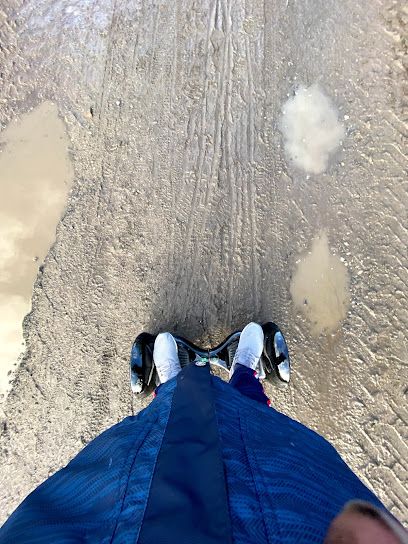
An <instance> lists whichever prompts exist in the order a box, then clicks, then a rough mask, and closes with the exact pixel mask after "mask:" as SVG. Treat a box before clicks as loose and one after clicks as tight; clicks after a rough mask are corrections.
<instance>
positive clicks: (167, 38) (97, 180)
mask: <svg viewBox="0 0 408 544" xmlns="http://www.w3.org/2000/svg"><path fill="white" fill-rule="evenodd" d="M403 5H404V2H403V1H402V0H401V1H400V0H376V1H371V0H370V1H368V0H366V1H362V2H355V1H352V0H345V1H343V2H338V1H336V0H313V1H311V0H308V1H303V2H300V1H298V0H272V1H267V0H264V1H262V0H254V1H252V2H248V1H245V0H234V1H232V0H197V1H194V2H191V1H187V0H176V1H174V0H171V1H170V0H157V1H156V0H154V1H153V0H145V1H144V0H123V1H120V2H119V1H116V0H35V1H34V0H7V1H6V0H2V2H0V6H2V7H1V9H0V43H1V48H0V62H1V86H0V121H1V125H2V127H3V128H4V127H6V126H7V125H8V123H9V122H10V121H11V120H12V119H15V118H16V117H18V116H20V115H23V114H25V113H27V112H28V111H29V110H30V109H31V108H33V107H35V106H38V105H39V104H42V103H43V102H45V101H50V102H52V103H54V104H56V106H57V107H58V111H59V113H60V116H61V118H62V119H63V120H64V121H65V124H66V127H67V133H68V136H69V141H70V156H71V162H72V165H73V167H74V171H75V176H74V181H73V185H72V189H71V192H70V194H69V197H68V201H67V207H66V211H65V213H64V215H63V217H62V218H61V220H60V222H59V224H58V227H57V235H56V240H55V243H54V244H53V245H52V247H51V248H50V250H49V253H48V256H47V257H46V259H45V263H44V266H43V267H41V269H40V271H39V273H38V276H37V279H36V281H35V285H34V292H33V299H32V311H31V313H30V314H29V315H28V316H27V317H26V319H25V322H24V334H25V339H26V344H27V351H26V354H25V357H24V359H23V361H22V363H21V365H20V367H19V369H18V371H17V374H16V378H15V381H14V383H13V386H12V389H11V392H10V393H9V395H8V397H7V400H6V402H5V403H4V407H3V409H4V412H3V425H2V435H1V459H0V482H1V496H0V511H1V519H2V520H4V518H5V517H6V516H7V515H8V514H9V513H10V512H11V511H12V510H13V509H14V507H15V506H16V505H17V504H18V503H19V502H20V501H21V499H22V498H23V497H24V496H25V495H26V494H27V493H28V492H29V491H30V490H32V489H33V488H34V487H35V486H36V485H37V484H38V483H40V482H41V481H42V480H43V479H44V478H46V477H47V476H48V475H49V474H51V473H53V472H54V471H55V470H57V469H58V468H59V467H61V466H62V465H64V464H65V463H67V461H68V460H69V459H70V458H71V457H72V456H73V455H74V454H75V453H76V452H77V451H78V450H79V449H80V448H81V447H83V445H84V444H86V443H87V442H88V441H89V440H90V439H92V438H93V437H94V436H95V435H97V434H98V433H99V432H100V431H102V430H103V429H105V428H106V427H107V426H109V425H111V424H112V423H115V422H116V421H118V420H120V419H121V418H123V417H124V416H126V415H128V414H130V413H131V412H132V410H138V409H139V407H140V404H138V402H137V401H135V402H133V405H132V399H131V395H130V391H129V384H128V366H127V364H128V355H129V349H130V345H131V342H132V340H133V338H134V336H135V335H136V334H137V333H138V332H140V331H141V330H146V329H148V330H152V331H158V330H164V329H170V330H173V331H176V332H178V333H183V334H184V335H186V336H188V337H190V338H191V339H195V340H197V341H201V342H204V343H208V342H210V343H214V342H216V341H217V340H219V339H220V338H221V337H222V336H224V335H225V334H226V333H229V332H230V331H231V330H232V329H235V328H238V327H241V326H242V325H243V324H245V323H246V322H247V321H249V320H251V319H256V320H260V321H262V320H265V319H269V318H272V319H273V320H274V321H276V322H278V323H279V324H280V325H281V327H282V329H283V330H284V332H285V334H286V336H287V340H288V343H289V346H290V349H291V354H292V362H293V378H292V383H291V385H290V387H289V388H287V389H284V390H281V389H273V388H272V387H271V386H268V387H267V389H268V393H269V394H270V396H271V398H272V399H273V401H274V403H275V405H276V406H277V407H278V408H279V409H281V410H282V411H283V412H285V413H287V414H289V415H291V416H293V417H295V418H297V419H299V420H300V421H301V422H303V423H305V424H307V425H309V426H311V427H312V428H313V429H315V430H317V431H318V432H320V433H322V434H323V435H325V436H326V437H327V438H329V439H330V440H332V441H333V443H334V444H335V445H336V447H337V448H338V450H339V451H340V453H341V454H342V455H343V457H344V458H345V459H346V460H347V462H348V463H349V464H350V465H351V466H352V468H353V469H354V470H355V471H356V472H357V474H358V475H359V476H360V477H361V478H362V479H363V480H364V481H365V482H366V483H368V484H369V485H370V486H371V487H372V488H373V489H374V490H375V491H376V492H377V493H378V494H379V496H380V498H381V499H382V500H383V501H384V502H385V504H386V505H387V506H388V507H389V508H390V509H391V511H392V512H393V513H394V514H396V515H397V516H398V517H399V518H400V519H402V520H405V521H408V507H407V493H406V486H407V479H408V477H407V474H408V471H407V463H408V447H407V434H408V425H407V422H408V410H407V402H406V393H407V383H408V380H407V377H408V373H407V351H408V349H407V337H406V330H407V324H408V323H407V322H408V316H407V252H406V248H407V242H408V236H407V217H406V209H407V204H408V198H407V191H406V177H405V172H406V166H407V160H406V155H405V153H406V142H405V147H404V137H405V136H406V134H407V110H406V106H407V87H406V85H407V79H406V67H407V50H406V39H407V33H406V25H407V20H408V13H407V11H406V8H405V11H404V8H403ZM314 83H318V84H319V85H320V86H321V87H322V88H323V89H324V91H325V93H326V94H327V95H328V96H329V97H330V99H331V100H332V101H333V103H334V104H335V105H336V108H337V109H338V111H339V116H340V118H341V119H342V120H343V122H344V126H345V130H346V137H345V138H344V141H343V144H342V146H341V148H340V149H339V150H338V152H337V153H336V154H335V155H334V156H333V157H332V158H331V162H330V165H329V168H328V169H327V171H326V172H324V173H321V174H313V175H308V176H307V175H306V174H305V173H304V172H302V171H301V170H299V169H297V168H296V167H294V166H293V165H291V164H290V163H289V162H288V161H287V160H286V157H285V155H284V152H283V145H282V136H281V134H280V132H279V130H278V128H279V116H280V112H281V109H282V105H283V103H284V102H285V101H286V100H287V98H288V97H289V96H290V95H291V94H292V93H293V91H294V89H296V86H297V85H299V84H302V85H306V86H308V85H312V84H314ZM316 240H317V241H316ZM319 240H320V241H322V240H323V241H326V242H325V243H326V245H327V244H328V249H327V251H328V250H330V253H331V254H333V255H337V256H338V257H339V258H341V259H342V262H343V263H344V265H345V267H346V268H347V275H348V280H347V282H346V283H347V289H348V290H349V294H348V295H347V296H346V297H345V299H344V300H345V301H346V303H347V308H346V311H345V315H346V317H345V318H344V319H342V320H341V322H340V323H339V325H338V326H337V328H336V330H334V331H332V327H331V326H330V327H328V328H327V329H325V328H324V322H323V327H321V328H320V329H319V330H318V331H317V330H316V326H317V324H318V323H321V321H322V319H323V320H324V317H322V315H321V314H319V315H317V316H316V315H315V316H313V315H311V314H310V312H309V313H308V311H304V312H303V311H302V310H301V309H300V308H299V304H296V301H295V302H294V301H292V298H291V282H292V278H293V277H294V274H295V271H296V267H297V265H298V264H299V263H297V261H298V260H299V259H302V258H303V257H302V255H304V252H305V251H306V252H307V251H309V250H311V249H312V248H313V247H314V246H316V247H318V246H319ZM320 245H321V244H320ZM319 247H320V246H319ZM316 262H318V260H317V261H316ZM309 268H310V267H309ZM342 282H343V283H342V286H343V287H342V289H344V285H345V283H344V280H342ZM293 292H294V289H293V286H292V293H293ZM307 302H308V301H307V300H306V302H305V306H307ZM321 306H322V305H320V306H318V307H321ZM323 306H324V305H323ZM319 311H320V310H319ZM339 315H340V317H341V316H342V314H341V313H340V314H339Z"/></svg>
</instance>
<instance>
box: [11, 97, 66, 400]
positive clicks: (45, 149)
mask: <svg viewBox="0 0 408 544" xmlns="http://www.w3.org/2000/svg"><path fill="white" fill-rule="evenodd" d="M0 151H1V152H0V191H1V199H0V252H1V260H0V398H1V396H3V395H4V394H5V393H6V391H7V388H8V382H9V379H10V376H9V375H8V374H9V372H10V370H12V369H13V367H14V366H15V365H16V363H17V361H18V359H19V357H20V355H21V354H22V352H23V351H24V342H23V336H22V321H23V319H24V316H25V315H26V314H27V313H28V312H29V311H30V308H31V295H32V289H33V284H34V281H35V278H36V276H37V273H38V269H39V266H40V265H41V264H42V262H43V261H44V258H45V257H46V255H47V253H48V250H49V248H50V245H51V244H52V243H53V241H54V239H55V229H56V226H57V224H58V221H59V219H60V217H61V214H62V212H63V210H64V207H65V203H66V198H67V193H68V191H69V188H70V186H71V183H72V179H73V169H72V166H71V163H70V161H69V156H68V138H67V135H66V132H65V126H64V123H63V122H62V120H61V119H60V118H59V117H58V110H57V108H56V106H55V105H54V104H52V103H51V102H44V103H42V104H41V105H39V106H38V107H37V108H36V109H34V110H33V111H31V112H29V113H27V114H26V115H24V116H22V117H21V118H19V119H16V120H15V121H12V122H11V123H10V125H9V126H8V127H7V128H6V129H5V130H4V131H3V132H2V133H1V134H0Z"/></svg>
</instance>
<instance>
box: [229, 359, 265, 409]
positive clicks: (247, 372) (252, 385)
mask: <svg viewBox="0 0 408 544" xmlns="http://www.w3.org/2000/svg"><path fill="white" fill-rule="evenodd" d="M229 383H230V385H232V387H234V388H235V389H237V390H238V391H239V392H240V393H241V394H242V395H245V396H246V397H248V398H250V399H252V400H256V401H257V402H260V403H261V404H266V405H267V406H270V404H271V401H270V400H269V398H268V397H267V396H266V395H265V393H264V390H263V387H262V384H261V382H260V381H259V380H258V378H256V377H255V371H254V370H252V368H248V367H247V366H244V365H239V364H237V365H236V368H235V370H234V374H233V375H232V376H231V379H230V381H229Z"/></svg>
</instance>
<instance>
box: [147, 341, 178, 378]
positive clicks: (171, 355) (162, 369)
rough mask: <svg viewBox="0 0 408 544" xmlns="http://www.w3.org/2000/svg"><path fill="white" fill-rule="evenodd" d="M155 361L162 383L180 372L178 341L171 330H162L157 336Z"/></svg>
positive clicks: (154, 350) (154, 353) (154, 352)
mask: <svg viewBox="0 0 408 544" xmlns="http://www.w3.org/2000/svg"><path fill="white" fill-rule="evenodd" d="M153 361H154V364H155V366H156V370H157V375H158V377H159V380H160V383H166V382H168V381H169V380H171V379H172V378H174V376H177V374H178V373H179V372H180V370H181V366H180V361H179V358H178V348H177V343H176V341H175V339H174V337H173V336H172V335H171V334H170V333H169V332H162V333H160V334H158V335H157V336H156V340H155V341H154V349H153Z"/></svg>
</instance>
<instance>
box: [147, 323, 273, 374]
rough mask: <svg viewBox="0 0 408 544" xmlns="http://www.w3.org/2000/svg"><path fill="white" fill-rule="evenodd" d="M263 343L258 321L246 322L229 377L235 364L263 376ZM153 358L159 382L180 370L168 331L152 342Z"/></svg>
mask: <svg viewBox="0 0 408 544" xmlns="http://www.w3.org/2000/svg"><path fill="white" fill-rule="evenodd" d="M263 344H264V333H263V330H262V327H261V326H260V325H258V323H248V325H247V326H246V327H245V328H244V330H243V331H242V332H241V335H240V337H239V342H238V347H237V351H236V352H235V355H234V359H233V362H232V365H231V369H230V378H231V376H232V375H233V373H234V370H235V368H236V366H237V364H240V365H244V366H246V367H248V368H251V369H252V370H254V371H255V372H257V375H258V377H259V378H263V377H265V376H264V374H263V370H262V365H261V363H260V359H261V355H262V351H263ZM153 360H154V363H155V365H156V369H157V374H158V376H159V380H160V383H165V382H167V381H168V380H171V379H172V378H174V377H175V376H177V374H178V373H179V372H180V370H181V366H180V361H179V358H178V349H177V343H176V341H175V339H174V338H173V336H172V335H171V334H170V333H169V332H163V333H161V334H159V335H158V336H157V337H156V340H155V342H154V350H153Z"/></svg>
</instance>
